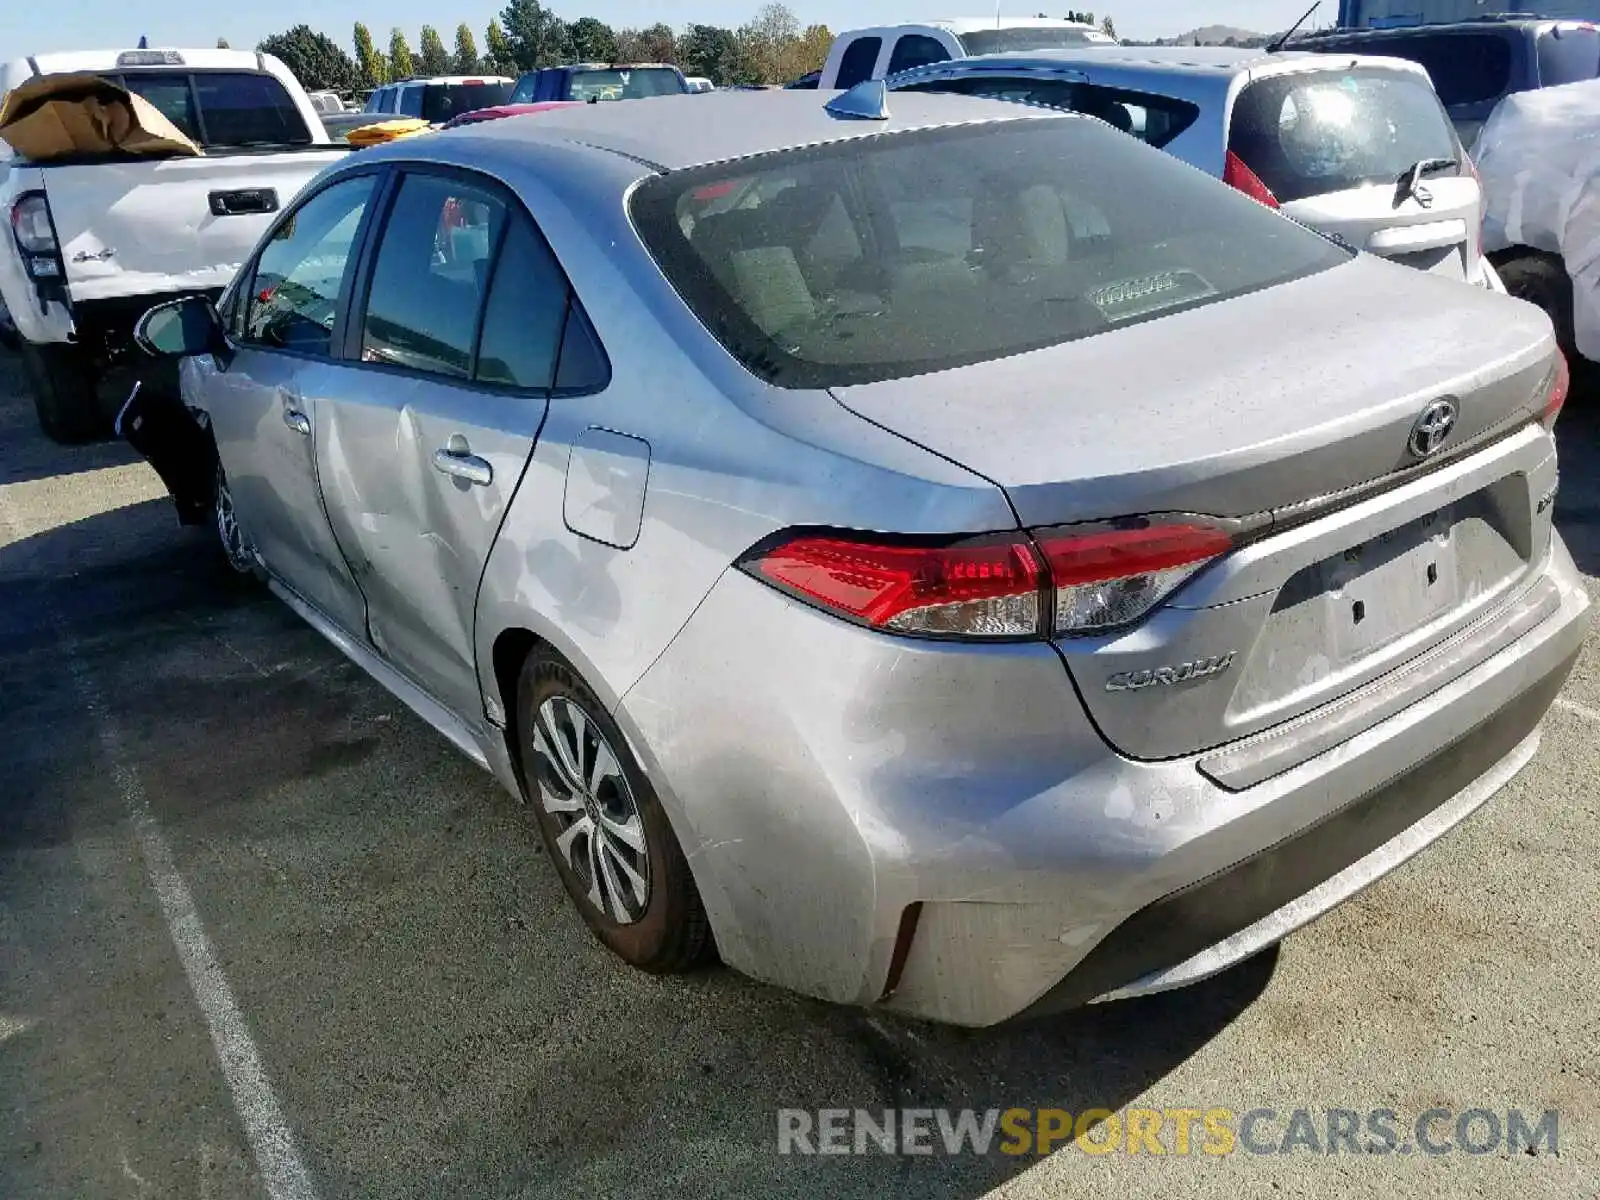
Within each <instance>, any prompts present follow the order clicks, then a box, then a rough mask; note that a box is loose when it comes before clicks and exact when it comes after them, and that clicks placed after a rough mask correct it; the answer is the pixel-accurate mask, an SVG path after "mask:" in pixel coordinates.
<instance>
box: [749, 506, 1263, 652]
mask: <svg viewBox="0 0 1600 1200" xmlns="http://www.w3.org/2000/svg"><path fill="white" fill-rule="evenodd" d="M1232 545H1233V542H1232V539H1231V538H1230V537H1229V536H1228V534H1226V533H1225V532H1223V531H1221V530H1218V529H1216V528H1213V527H1210V526H1205V525H1193V524H1175V525H1141V526H1139V527H1135V528H1121V529H1112V528H1105V527H1100V526H1094V527H1083V526H1078V527H1074V526H1062V527H1059V528H1055V529H1045V530H1038V531H1035V532H1034V533H1033V534H1032V535H1031V536H1030V535H1028V534H1023V533H1016V534H999V535H984V536H980V537H972V538H961V539H956V540H944V541H930V540H927V539H920V538H886V537H883V536H881V535H872V534H856V533H846V532H838V533H836V532H809V531H807V532H797V533H794V534H787V535H780V536H778V537H776V538H771V539H768V540H767V541H766V542H763V543H762V544H761V545H759V546H757V547H755V548H754V549H752V550H751V551H750V552H749V553H748V554H746V555H745V556H744V557H743V558H741V559H740V561H739V566H740V568H741V569H742V570H744V571H745V572H746V573H747V574H750V575H752V576H754V577H755V578H757V579H759V580H761V581H762V582H764V583H767V584H770V585H771V586H773V587H775V588H777V589H778V590H779V591H782V592H785V593H787V594H788V595H791V596H794V597H795V598H796V599H799V600H803V601H805V602H807V603H809V604H813V605H815V606H817V607H818V608H822V609H825V610H827V611H828V612H831V613H833V614H834V615H835V616H839V617H843V618H844V619H845V620H848V621H853V622H855V623H856V624H860V625H867V626H870V627H872V628H874V629H881V630H883V631H885V632H888V633H902V634H914V635H920V636H923V637H940V638H961V639H991V638H1013V639H1015V638H1033V637H1051V636H1055V635H1060V634H1068V635H1071V634H1084V633H1098V632H1103V631H1105V630H1108V629H1113V628H1116V627H1118V626H1121V625H1126V624H1129V623H1131V622H1133V621H1136V620H1138V619H1139V618H1140V617H1142V616H1144V615H1145V614H1146V613H1147V612H1149V611H1150V610H1151V609H1152V608H1154V607H1155V606H1156V605H1157V604H1159V603H1161V601H1162V600H1164V599H1166V598H1167V597H1168V596H1169V595H1171V594H1172V592H1173V591H1175V590H1176V589H1177V588H1178V587H1179V586H1181V585H1182V584H1183V583H1184V581H1185V580H1187V579H1188V578H1189V577H1190V576H1191V575H1193V574H1194V573H1195V572H1196V571H1198V570H1199V569H1200V568H1201V567H1203V566H1204V565H1205V564H1206V563H1208V562H1210V561H1211V560H1212V559H1214V558H1216V557H1217V556H1218V555H1220V554H1224V553H1226V552H1227V551H1228V550H1229V549H1230V548H1231V547H1232Z"/></svg>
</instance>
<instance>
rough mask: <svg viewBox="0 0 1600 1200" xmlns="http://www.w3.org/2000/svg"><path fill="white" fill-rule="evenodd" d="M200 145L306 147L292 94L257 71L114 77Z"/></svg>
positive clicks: (141, 73) (306, 138)
mask: <svg viewBox="0 0 1600 1200" xmlns="http://www.w3.org/2000/svg"><path fill="white" fill-rule="evenodd" d="M110 78H111V80H112V81H113V82H114V83H118V84H121V85H122V86H123V87H125V88H127V89H128V90H129V91H130V92H133V93H135V94H136V95H139V96H143V97H144V98H145V99H146V100H148V101H149V102H150V103H151V104H152V105H154V106H155V107H156V108H157V109H159V110H160V112H161V114H162V116H164V117H166V118H167V120H169V121H171V122H172V123H173V124H174V125H176V126H177V127H178V128H179V129H181V130H183V132H184V133H186V134H187V135H188V136H189V137H190V138H192V139H193V140H194V141H196V142H199V143H200V144H201V145H202V146H237V147H248V146H283V145H290V146H308V145H310V144H311V130H310V129H308V128H307V127H306V123H305V119H304V118H303V117H301V115H300V112H299V110H298V109H296V108H295V106H294V100H293V99H292V98H291V97H290V96H289V92H288V89H287V88H285V87H284V86H283V84H281V83H279V82H278V80H277V79H276V78H275V77H273V76H271V75H268V74H265V73H263V72H259V71H192V72H188V71H138V72H133V71H130V72H128V73H127V74H126V75H113V76H110Z"/></svg>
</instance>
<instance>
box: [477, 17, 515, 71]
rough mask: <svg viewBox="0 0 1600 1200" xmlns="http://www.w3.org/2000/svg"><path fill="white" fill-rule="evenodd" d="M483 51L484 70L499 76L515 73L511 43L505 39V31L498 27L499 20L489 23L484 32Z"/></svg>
mask: <svg viewBox="0 0 1600 1200" xmlns="http://www.w3.org/2000/svg"><path fill="white" fill-rule="evenodd" d="M483 49H484V55H483V65H484V68H485V69H486V70H490V71H494V72H496V73H498V74H500V75H513V74H515V73H516V70H517V58H516V55H514V54H513V53H512V52H511V41H510V39H509V38H507V37H506V31H505V30H504V29H502V28H501V27H500V22H499V20H493V21H490V22H489V28H488V29H486V30H484V33H483Z"/></svg>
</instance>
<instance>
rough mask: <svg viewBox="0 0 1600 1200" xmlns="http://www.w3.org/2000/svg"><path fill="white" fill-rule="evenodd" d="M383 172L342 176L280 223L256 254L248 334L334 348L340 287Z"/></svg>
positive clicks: (317, 349)
mask: <svg viewBox="0 0 1600 1200" xmlns="http://www.w3.org/2000/svg"><path fill="white" fill-rule="evenodd" d="M376 179H377V177H376V176H374V175H358V176H356V177H355V178H353V179H345V180H341V181H340V182H338V183H335V184H333V185H332V186H331V187H328V188H325V189H323V190H322V191H320V192H318V193H317V194H316V195H315V196H313V197H311V199H309V200H307V201H306V202H305V203H304V204H302V205H301V206H300V207H299V208H298V209H296V210H295V211H294V213H293V214H292V215H291V216H290V217H289V219H288V220H286V221H285V222H284V223H283V224H281V225H279V226H278V228H277V231H276V232H275V233H274V234H273V235H272V239H271V240H270V241H269V242H268V243H267V244H266V246H265V248H264V249H263V250H262V251H261V256H260V258H259V259H258V260H257V262H256V268H255V276H254V278H253V280H252V281H251V284H250V290H249V294H248V296H247V297H246V300H247V306H246V310H245V319H244V331H243V339H244V341H246V342H250V343H255V344H257V345H261V346H266V347H269V348H272V349H278V350H293V351H296V352H298V353H302V354H324V355H325V354H329V353H330V352H331V349H332V343H333V326H334V320H335V318H336V317H337V315H338V310H339V293H340V289H341V288H342V286H343V284H344V278H345V272H346V271H347V270H348V269H349V267H350V260H351V249H352V247H353V246H354V245H355V239H356V234H357V233H358V232H359V230H360V228H361V217H362V214H363V213H364V212H365V211H366V207H367V204H368V203H369V202H370V201H371V199H372V193H373V189H374V188H375V187H376Z"/></svg>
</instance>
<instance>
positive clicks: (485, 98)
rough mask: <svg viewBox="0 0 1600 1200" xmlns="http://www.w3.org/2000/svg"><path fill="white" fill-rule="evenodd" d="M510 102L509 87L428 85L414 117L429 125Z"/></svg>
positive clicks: (424, 89) (493, 84)
mask: <svg viewBox="0 0 1600 1200" xmlns="http://www.w3.org/2000/svg"><path fill="white" fill-rule="evenodd" d="M510 98H511V85H510V84H509V83H430V84H429V85H428V86H427V87H425V88H423V89H422V111H421V112H420V113H418V114H417V115H418V116H420V117H421V118H422V119H423V120H424V121H427V122H428V123H429V124H432V125H440V124H443V123H444V122H445V121H448V120H450V118H451V117H459V116H460V115H461V114H462V113H465V112H474V111H476V110H477V109H480V108H491V107H493V106H494V105H496V104H504V103H505V102H506V101H507V100H509V99H510Z"/></svg>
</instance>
